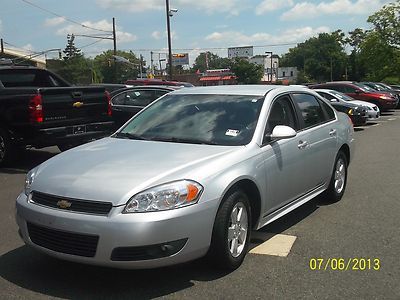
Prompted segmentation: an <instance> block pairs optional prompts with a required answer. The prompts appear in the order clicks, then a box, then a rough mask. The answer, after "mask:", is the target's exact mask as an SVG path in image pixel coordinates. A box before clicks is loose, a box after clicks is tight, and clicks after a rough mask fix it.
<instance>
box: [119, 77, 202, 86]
mask: <svg viewBox="0 0 400 300" xmlns="http://www.w3.org/2000/svg"><path fill="white" fill-rule="evenodd" d="M125 84H128V85H169V86H183V87H193V86H194V85H193V84H191V83H189V82H183V81H167V80H161V79H147V78H143V79H129V80H127V81H126V82H125Z"/></svg>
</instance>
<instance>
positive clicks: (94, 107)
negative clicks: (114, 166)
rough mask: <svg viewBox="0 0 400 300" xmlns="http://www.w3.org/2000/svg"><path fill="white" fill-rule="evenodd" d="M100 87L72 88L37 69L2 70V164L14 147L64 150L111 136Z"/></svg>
mask: <svg viewBox="0 0 400 300" xmlns="http://www.w3.org/2000/svg"><path fill="white" fill-rule="evenodd" d="M112 128H113V121H112V117H111V104H110V95H109V93H108V92H106V91H105V89H104V87H81V86H71V85H70V84H68V83H67V82H66V81H65V80H63V79H62V78H60V77H59V76H57V75H56V74H54V73H52V72H50V71H48V70H44V69H39V68H35V67H22V66H0V165H2V164H4V163H6V162H7V161H9V160H11V159H12V158H13V156H14V154H15V150H17V149H18V148H26V147H35V148H43V147H47V146H55V145H57V146H58V147H59V148H60V150H65V149H68V148H69V147H71V146H76V145H79V144H82V143H85V142H88V141H90V140H93V139H96V138H100V137H103V136H106V135H108V134H110V133H111V131H112Z"/></svg>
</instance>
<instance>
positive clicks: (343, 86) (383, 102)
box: [311, 81, 399, 112]
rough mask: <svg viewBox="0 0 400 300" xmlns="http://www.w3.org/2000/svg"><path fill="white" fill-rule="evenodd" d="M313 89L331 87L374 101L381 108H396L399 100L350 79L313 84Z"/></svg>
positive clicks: (381, 109)
mask: <svg viewBox="0 0 400 300" xmlns="http://www.w3.org/2000/svg"><path fill="white" fill-rule="evenodd" d="M311 88H313V89H329V90H335V91H338V92H341V93H344V94H346V95H348V96H350V97H352V98H354V99H357V100H362V101H366V102H370V103H373V104H375V105H377V106H378V107H379V110H380V111H381V112H382V111H383V110H388V109H392V108H395V107H396V106H397V104H398V102H399V100H398V99H397V98H396V97H395V96H394V95H392V94H390V93H387V92H379V91H376V90H374V89H372V88H370V87H368V86H366V85H363V84H361V83H357V82H350V81H333V82H327V83H320V84H315V85H312V86H311Z"/></svg>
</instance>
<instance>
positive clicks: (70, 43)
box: [63, 34, 82, 60]
mask: <svg viewBox="0 0 400 300" xmlns="http://www.w3.org/2000/svg"><path fill="white" fill-rule="evenodd" d="M74 40H75V36H74V35H73V34H71V35H69V34H68V36H67V46H66V47H65V49H64V50H63V52H64V54H65V55H64V57H63V58H64V60H68V59H71V58H75V57H81V56H82V54H81V50H80V49H78V48H76V47H75V43H74Z"/></svg>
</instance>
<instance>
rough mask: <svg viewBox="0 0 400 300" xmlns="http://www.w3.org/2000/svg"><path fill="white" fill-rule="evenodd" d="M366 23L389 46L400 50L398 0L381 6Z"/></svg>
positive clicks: (399, 3) (399, 6)
mask: <svg viewBox="0 0 400 300" xmlns="http://www.w3.org/2000/svg"><path fill="white" fill-rule="evenodd" d="M368 22H369V23H372V24H373V25H374V30H375V31H376V32H377V33H379V34H380V35H381V37H382V39H383V40H384V41H386V42H387V43H388V44H389V45H390V46H393V47H396V48H400V0H396V1H395V2H393V3H389V4H388V5H385V6H383V7H382V9H380V10H379V11H377V12H376V13H374V14H373V15H371V16H370V17H369V18H368Z"/></svg>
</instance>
